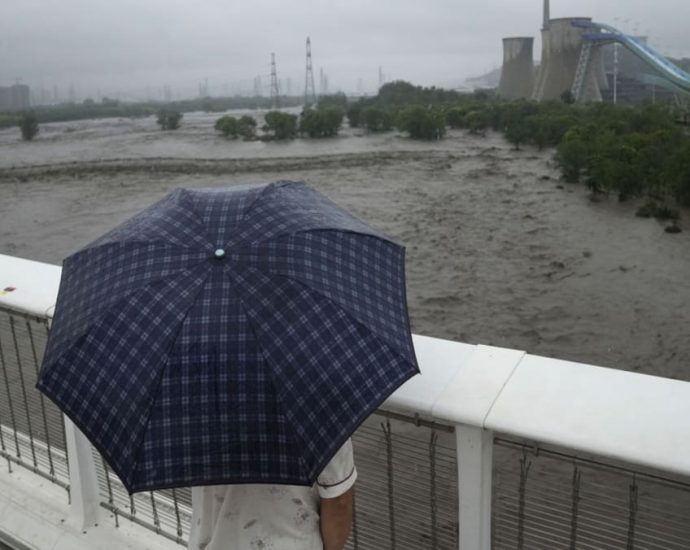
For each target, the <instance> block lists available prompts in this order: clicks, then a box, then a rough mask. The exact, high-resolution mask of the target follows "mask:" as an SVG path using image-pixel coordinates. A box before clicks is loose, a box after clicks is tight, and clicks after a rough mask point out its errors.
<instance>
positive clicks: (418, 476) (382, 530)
mask: <svg viewBox="0 0 690 550" xmlns="http://www.w3.org/2000/svg"><path fill="white" fill-rule="evenodd" d="M353 444H354V448H355V463H356V465H357V473H358V479H357V483H356V486H355V518H354V519H355V521H354V525H353V533H352V536H351V537H350V541H349V543H348V546H347V548H350V549H354V550H370V549H371V550H374V549H381V548H395V549H399V550H403V549H409V550H419V549H420V548H429V549H433V550H441V549H443V550H445V549H451V548H457V547H458V543H457V517H458V513H457V510H458V503H457V501H458V498H457V465H456V460H455V437H454V435H453V428H452V427H449V426H444V425H439V424H429V423H422V422H419V421H418V420H416V419H415V418H412V417H404V416H402V415H395V417H392V416H391V415H386V414H385V413H382V412H379V413H376V414H374V415H372V416H371V417H370V418H369V419H368V420H367V421H366V422H364V424H362V426H360V428H359V430H357V432H356V433H355V435H354V436H353Z"/></svg>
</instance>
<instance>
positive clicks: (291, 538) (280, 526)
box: [188, 439, 357, 550]
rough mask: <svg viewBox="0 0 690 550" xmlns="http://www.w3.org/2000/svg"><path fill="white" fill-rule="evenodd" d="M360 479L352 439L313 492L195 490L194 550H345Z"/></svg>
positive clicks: (284, 488)
mask: <svg viewBox="0 0 690 550" xmlns="http://www.w3.org/2000/svg"><path fill="white" fill-rule="evenodd" d="M356 479H357V469H356V468H355V464H354V457H353V451H352V441H351V440H350V439H348V440H347V441H346V442H345V444H344V445H343V446H342V447H341V448H340V449H339V450H338V452H337V453H336V454H335V456H334V457H333V458H332V459H331V461H330V462H329V463H328V464H327V465H326V467H325V468H324V469H323V471H322V472H321V474H320V475H319V476H318V478H317V481H316V483H315V484H314V485H313V486H312V487H307V486H297V485H259V484H246V485H210V486H202V487H192V522H191V533H190V536H189V544H188V549H189V550H269V549H271V550H342V549H343V547H344V546H345V543H346V542H347V538H348V536H349V534H350V529H351V526H352V509H353V504H352V502H353V491H354V488H353V486H354V483H355V480H356Z"/></svg>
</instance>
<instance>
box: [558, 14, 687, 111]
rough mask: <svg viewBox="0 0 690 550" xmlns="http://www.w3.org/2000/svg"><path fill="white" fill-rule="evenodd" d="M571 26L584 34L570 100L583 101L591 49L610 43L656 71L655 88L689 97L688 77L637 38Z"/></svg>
mask: <svg viewBox="0 0 690 550" xmlns="http://www.w3.org/2000/svg"><path fill="white" fill-rule="evenodd" d="M572 25H573V26H574V27H578V28H581V29H583V30H584V32H583V34H582V40H583V46H582V50H581V53H580V60H579V63H578V67H577V71H576V73H575V79H574V82H573V88H572V93H573V96H574V97H575V98H576V99H577V100H581V99H582V88H583V84H584V81H585V78H586V75H587V73H588V71H589V66H590V60H591V55H592V50H593V48H595V47H599V46H602V45H605V44H613V43H618V44H620V45H621V46H623V47H624V48H626V49H627V50H628V51H630V52H631V53H632V54H634V55H635V56H637V57H638V58H640V59H641V60H642V61H643V62H645V63H646V64H647V65H649V66H650V67H652V68H653V69H655V70H656V71H657V73H658V75H659V78H654V81H655V83H656V84H660V85H665V87H666V88H668V89H669V90H671V91H673V92H676V93H677V92H684V93H690V74H688V73H686V72H685V71H683V70H682V69H680V68H679V67H677V66H676V65H674V64H673V63H671V62H670V61H669V60H668V59H666V57H664V56H663V55H662V54H661V53H659V52H658V51H656V50H655V49H654V48H652V47H651V46H649V45H648V44H646V43H644V42H643V41H642V40H640V39H639V38H636V37H634V36H630V35H627V34H625V33H623V32H621V31H619V30H618V29H616V28H614V27H611V26H610V25H605V24H603V23H596V22H593V21H588V20H585V19H580V20H575V21H573V22H572Z"/></svg>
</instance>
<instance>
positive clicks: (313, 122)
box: [299, 107, 345, 138]
mask: <svg viewBox="0 0 690 550" xmlns="http://www.w3.org/2000/svg"><path fill="white" fill-rule="evenodd" d="M344 116H345V113H344V111H343V110H342V109H341V108H340V107H322V108H319V109H318V110H316V111H315V110H312V109H308V110H306V111H304V112H303V113H302V116H301V117H300V126H299V131H300V133H301V134H306V135H308V136H309V137H312V138H323V137H332V136H335V135H337V134H338V130H339V129H340V126H341V125H342V123H343V117H344Z"/></svg>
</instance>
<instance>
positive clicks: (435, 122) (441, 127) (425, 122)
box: [398, 105, 446, 140]
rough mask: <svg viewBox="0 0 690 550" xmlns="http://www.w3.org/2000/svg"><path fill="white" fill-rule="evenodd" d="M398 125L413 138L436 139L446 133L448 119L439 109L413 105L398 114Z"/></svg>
mask: <svg viewBox="0 0 690 550" xmlns="http://www.w3.org/2000/svg"><path fill="white" fill-rule="evenodd" d="M398 127H399V128H400V129H401V130H402V131H403V132H408V133H409V134H410V137H411V138H413V139H426V140H435V139H441V138H443V136H444V135H445V133H446V119H445V117H444V116H443V112H442V111H440V110H439V109H430V108H427V107H422V106H421V105H411V106H409V107H405V108H404V109H403V110H402V111H401V112H400V114H399V115H398Z"/></svg>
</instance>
